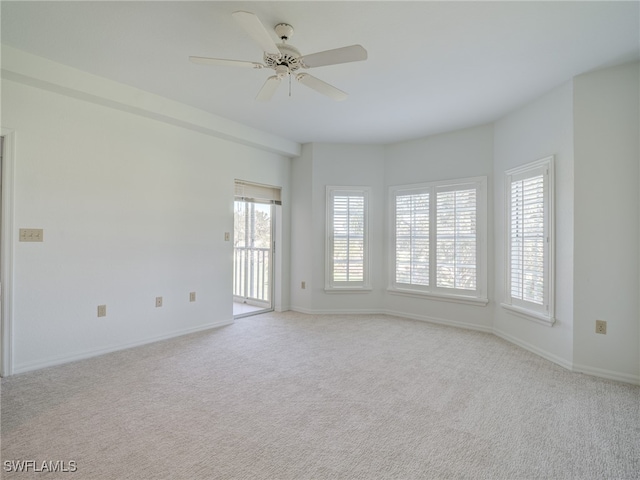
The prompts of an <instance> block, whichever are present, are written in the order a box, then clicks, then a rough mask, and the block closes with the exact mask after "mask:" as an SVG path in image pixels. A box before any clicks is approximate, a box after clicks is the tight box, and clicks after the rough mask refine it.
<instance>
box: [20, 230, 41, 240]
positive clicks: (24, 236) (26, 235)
mask: <svg viewBox="0 0 640 480" xmlns="http://www.w3.org/2000/svg"><path fill="white" fill-rule="evenodd" d="M43 237H44V233H43V230H42V229H41V228H21V229H20V241H21V242H42V239H43Z"/></svg>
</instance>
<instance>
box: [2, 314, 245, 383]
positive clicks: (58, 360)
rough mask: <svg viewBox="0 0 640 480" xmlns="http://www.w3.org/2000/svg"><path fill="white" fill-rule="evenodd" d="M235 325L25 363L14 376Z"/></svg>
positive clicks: (213, 325)
mask: <svg viewBox="0 0 640 480" xmlns="http://www.w3.org/2000/svg"><path fill="white" fill-rule="evenodd" d="M231 324H233V319H230V320H221V321H219V322H212V323H208V324H205V325H200V326H197V327H192V328H186V329H184V330H176V331H173V332H171V333H167V334H163V335H157V336H154V337H149V338H145V339H142V340H138V341H135V342H129V343H122V344H119V345H111V346H109V347H105V348H97V349H94V350H85V351H83V352H78V353H74V354H72V355H60V356H57V357H50V358H48V359H45V360H39V361H37V362H31V363H25V364H22V365H17V366H16V367H15V369H14V371H13V373H14V374H17V373H24V372H30V371H32V370H39V369H41V368H46V367H52V366H54V365H62V364H64V363H69V362H75V361H76V360H85V359H87V358H93V357H97V356H99V355H104V354H106V353H112V352H118V351H120V350H127V349H129V348H134V347H140V346H142V345H148V344H150V343H156V342H160V341H162V340H169V339H171V338H177V337H182V336H184V335H189V334H191V333H197V332H202V331H205V330H211V329H214V328H218V327H224V326H227V325H231Z"/></svg>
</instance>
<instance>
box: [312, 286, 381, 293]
mask: <svg viewBox="0 0 640 480" xmlns="http://www.w3.org/2000/svg"><path fill="white" fill-rule="evenodd" d="M372 291H373V288H372V287H371V286H367V287H361V288H354V287H333V288H326V287H325V289H324V292H325V293H329V294H334V293H369V292H372Z"/></svg>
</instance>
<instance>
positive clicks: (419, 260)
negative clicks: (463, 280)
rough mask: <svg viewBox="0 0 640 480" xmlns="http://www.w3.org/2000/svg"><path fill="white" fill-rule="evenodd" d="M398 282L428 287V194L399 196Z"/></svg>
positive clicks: (397, 210) (397, 212)
mask: <svg viewBox="0 0 640 480" xmlns="http://www.w3.org/2000/svg"><path fill="white" fill-rule="evenodd" d="M395 233H396V282H397V283H404V284H408V285H422V286H428V285H429V193H428V192H422V193H415V194H407V195H398V196H396V225H395Z"/></svg>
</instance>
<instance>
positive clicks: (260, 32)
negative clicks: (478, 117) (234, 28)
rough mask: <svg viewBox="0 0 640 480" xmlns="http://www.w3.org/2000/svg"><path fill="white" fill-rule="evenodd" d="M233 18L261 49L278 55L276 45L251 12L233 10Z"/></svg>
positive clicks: (278, 51)
mask: <svg viewBox="0 0 640 480" xmlns="http://www.w3.org/2000/svg"><path fill="white" fill-rule="evenodd" d="M232 15H233V18H235V20H236V22H238V23H239V24H240V26H241V27H242V28H244V30H245V31H246V32H247V33H248V34H249V35H250V36H251V38H253V39H254V40H255V41H256V42H258V43H259V44H260V46H261V47H262V50H264V51H265V52H266V53H270V54H272V55H280V50H278V47H277V46H276V44H275V42H274V41H273V39H272V38H271V35H269V32H267V29H266V28H264V25H262V22H261V21H260V19H259V18H258V17H257V16H256V15H255V14H254V13H251V12H242V11H239V12H233V14H232Z"/></svg>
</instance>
